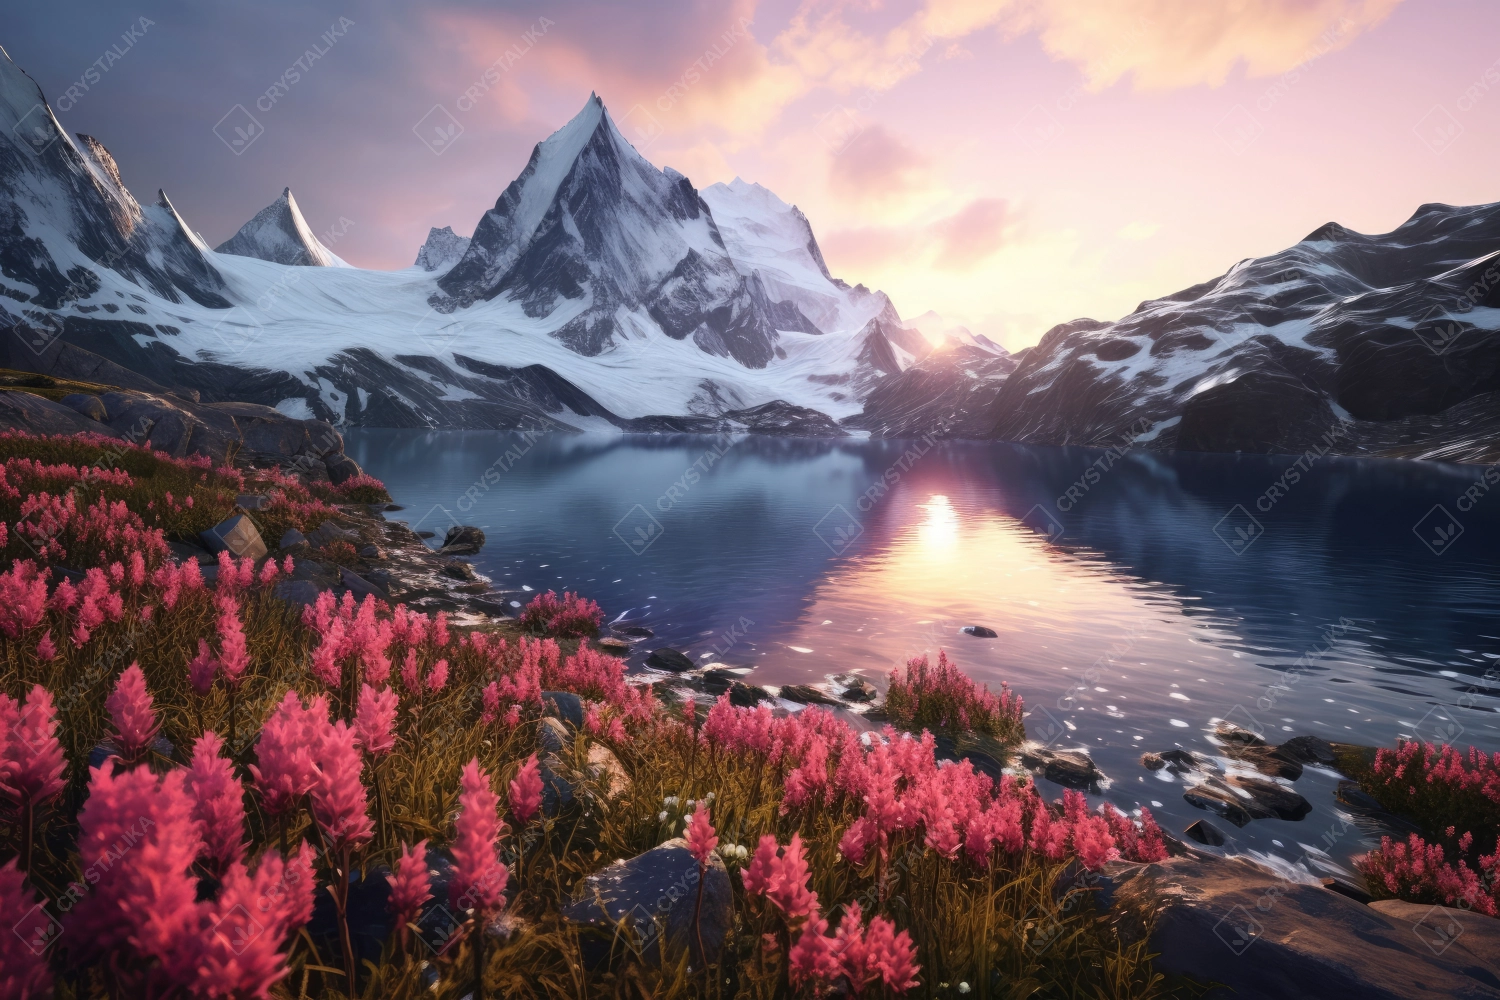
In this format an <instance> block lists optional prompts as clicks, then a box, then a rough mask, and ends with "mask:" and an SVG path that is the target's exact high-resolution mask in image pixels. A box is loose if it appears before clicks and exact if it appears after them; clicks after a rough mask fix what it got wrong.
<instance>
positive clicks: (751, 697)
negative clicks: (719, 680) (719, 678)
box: [729, 681, 771, 708]
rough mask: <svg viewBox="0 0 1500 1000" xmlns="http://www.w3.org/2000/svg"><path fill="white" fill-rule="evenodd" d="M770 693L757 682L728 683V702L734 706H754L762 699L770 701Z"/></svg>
mask: <svg viewBox="0 0 1500 1000" xmlns="http://www.w3.org/2000/svg"><path fill="white" fill-rule="evenodd" d="M770 700H771V693H770V692H769V691H767V690H766V689H765V688H763V687H761V686H760V685H759V684H745V683H743V682H741V681H735V682H734V683H733V684H731V685H729V704H731V705H734V706H735V707H736V708H754V707H755V706H756V705H759V704H760V703H761V702H763V701H770Z"/></svg>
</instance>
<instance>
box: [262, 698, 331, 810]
mask: <svg viewBox="0 0 1500 1000" xmlns="http://www.w3.org/2000/svg"><path fill="white" fill-rule="evenodd" d="M327 728H328V701H327V700H326V699H325V698H324V697H323V696H322V695H318V696H317V697H315V698H314V699H313V700H312V701H311V702H310V703H309V704H308V706H307V707H306V708H303V707H302V701H301V699H299V698H298V697H297V692H295V691H288V692H287V693H286V694H285V696H283V697H282V699H281V704H280V705H278V706H277V707H276V710H275V711H274V712H272V713H271V716H270V718H268V719H266V723H265V725H264V726H262V727H261V732H260V741H259V743H258V744H257V745H256V756H257V758H258V759H259V764H258V765H256V764H251V765H250V773H251V774H252V775H254V777H255V784H256V787H257V788H258V789H259V790H260V796H261V801H262V802H263V803H264V804H265V807H266V811H267V812H269V813H271V814H272V815H273V816H274V815H280V814H282V813H285V812H287V811H288V810H290V809H295V808H296V807H297V806H299V805H301V803H302V797H303V796H304V795H306V794H307V793H308V792H311V791H312V790H313V786H314V785H315V784H316V783H317V781H318V778H319V772H318V769H317V767H316V766H315V765H314V763H313V754H314V753H315V752H316V751H317V748H318V747H319V746H321V744H322V742H323V732H324V730H326V729H327Z"/></svg>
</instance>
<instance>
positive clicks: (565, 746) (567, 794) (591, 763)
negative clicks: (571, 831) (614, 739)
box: [539, 719, 630, 816]
mask: <svg viewBox="0 0 1500 1000" xmlns="http://www.w3.org/2000/svg"><path fill="white" fill-rule="evenodd" d="M546 721H548V722H551V723H552V725H551V726H549V727H547V729H546V731H545V735H543V736H542V737H541V738H540V739H541V742H542V744H543V745H544V746H545V745H547V744H549V743H556V742H558V740H559V738H560V739H561V741H562V746H561V748H559V749H558V750H556V751H551V752H548V753H546V754H544V755H543V756H542V758H541V760H540V762H539V763H540V765H541V766H540V773H541V778H542V814H543V815H544V816H556V815H558V813H560V812H561V811H562V810H564V809H566V808H568V806H570V805H572V804H573V799H574V798H575V796H576V794H577V789H578V782H579V781H581V780H587V781H589V782H591V783H592V788H593V789H594V791H596V792H598V793H599V794H600V795H602V796H603V798H605V799H613V798H616V797H618V796H620V795H623V794H624V793H625V791H626V790H627V789H629V788H630V776H629V775H627V774H626V773H625V766H624V765H623V764H621V763H620V759H619V758H618V757H616V756H615V755H614V753H613V752H612V751H611V750H610V749H609V747H607V746H605V745H604V744H603V743H593V742H591V743H590V744H589V746H588V752H587V755H586V761H585V763H584V770H583V773H582V774H579V773H576V772H575V771H574V770H573V767H572V762H571V748H572V745H573V743H572V734H571V733H569V732H568V731H567V729H566V728H565V727H564V726H563V725H562V723H560V722H558V721H557V720H556V719H548V720H546Z"/></svg>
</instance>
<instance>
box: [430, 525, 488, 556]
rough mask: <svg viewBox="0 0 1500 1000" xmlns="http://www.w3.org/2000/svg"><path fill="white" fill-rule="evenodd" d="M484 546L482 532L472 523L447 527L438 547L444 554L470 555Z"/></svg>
mask: <svg viewBox="0 0 1500 1000" xmlns="http://www.w3.org/2000/svg"><path fill="white" fill-rule="evenodd" d="M482 548H484V532H483V531H481V530H480V529H478V528H475V527H473V526H472V525H458V524H455V525H454V526H453V527H451V528H449V529H448V533H447V534H446V535H444V536H443V544H442V547H441V548H439V549H438V551H439V552H441V553H442V554H443V555H445V556H472V555H475V554H477V553H478V552H479V550H480V549H482Z"/></svg>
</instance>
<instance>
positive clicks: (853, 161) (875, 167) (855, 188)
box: [829, 124, 927, 201]
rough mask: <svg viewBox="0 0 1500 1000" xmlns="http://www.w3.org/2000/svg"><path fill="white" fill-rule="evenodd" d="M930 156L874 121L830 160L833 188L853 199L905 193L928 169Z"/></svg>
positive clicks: (872, 198) (869, 198)
mask: <svg viewBox="0 0 1500 1000" xmlns="http://www.w3.org/2000/svg"><path fill="white" fill-rule="evenodd" d="M926 167H927V158H926V157H925V156H923V155H922V154H920V153H918V152H917V151H916V150H914V149H912V148H911V147H910V146H908V145H907V144H906V143H904V142H902V141H901V139H900V138H899V137H898V136H896V135H895V134H894V133H892V132H891V131H890V130H889V129H887V128H886V127H885V126H883V125H878V124H877V125H872V126H871V127H869V128H867V129H865V130H864V131H863V132H861V133H860V134H859V135H858V136H857V137H856V138H855V139H854V140H853V141H852V142H850V143H849V144H848V145H846V146H844V147H843V148H842V149H840V150H839V151H838V152H837V153H835V154H834V156H833V159H832V160H831V161H830V162H829V180H830V181H831V182H832V187H833V191H834V193H835V194H837V195H839V196H840V197H843V198H846V199H848V200H852V201H867V200H877V199H881V198H885V197H888V196H891V195H898V194H903V193H905V192H906V191H909V190H911V189H912V188H913V187H915V186H916V185H917V184H918V183H919V182H920V181H921V178H922V175H923V173H924V172H925V171H926Z"/></svg>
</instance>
